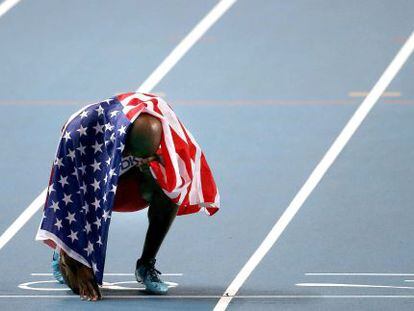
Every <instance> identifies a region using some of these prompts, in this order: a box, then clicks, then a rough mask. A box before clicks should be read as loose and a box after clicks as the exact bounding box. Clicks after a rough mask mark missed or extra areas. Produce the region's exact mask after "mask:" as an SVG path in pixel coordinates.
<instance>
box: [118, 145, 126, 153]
mask: <svg viewBox="0 0 414 311" xmlns="http://www.w3.org/2000/svg"><path fill="white" fill-rule="evenodd" d="M124 149H125V145H124V144H123V143H121V144H120V146H119V147H118V148H116V150H121V152H122V151H124Z"/></svg>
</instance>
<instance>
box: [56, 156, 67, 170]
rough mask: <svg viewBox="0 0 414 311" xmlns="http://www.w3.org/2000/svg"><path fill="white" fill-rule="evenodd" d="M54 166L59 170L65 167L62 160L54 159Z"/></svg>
mask: <svg viewBox="0 0 414 311" xmlns="http://www.w3.org/2000/svg"><path fill="white" fill-rule="evenodd" d="M55 165H57V166H58V168H59V169H60V167H61V166H65V165H64V164H63V162H62V158H56V160H55Z"/></svg>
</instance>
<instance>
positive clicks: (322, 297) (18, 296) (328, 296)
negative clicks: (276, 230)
mask: <svg viewBox="0 0 414 311" xmlns="http://www.w3.org/2000/svg"><path fill="white" fill-rule="evenodd" d="M221 297H225V296H220V295H166V296H155V295H128V296H124V295H108V296H105V295H104V299H117V300H121V299H217V298H221ZM1 298H39V299H42V298H43V299H51V298H59V299H79V296H77V295H0V299H1ZM232 298H233V299H367V298H368V299H384V298H387V299H388V298H391V299H396V298H397V299H414V295H239V296H234V297H232Z"/></svg>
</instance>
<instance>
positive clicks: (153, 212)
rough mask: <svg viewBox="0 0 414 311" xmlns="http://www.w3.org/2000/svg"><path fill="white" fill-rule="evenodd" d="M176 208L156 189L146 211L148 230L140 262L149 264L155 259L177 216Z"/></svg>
mask: <svg viewBox="0 0 414 311" xmlns="http://www.w3.org/2000/svg"><path fill="white" fill-rule="evenodd" d="M177 210H178V206H177V205H176V204H174V203H172V202H171V200H170V199H169V198H168V197H167V196H166V195H165V194H164V193H163V192H162V190H161V189H157V190H156V191H155V193H154V194H153V198H152V200H151V202H150V206H149V209H148V221H149V225H148V230H147V234H146V237H145V243H144V247H143V250H142V255H141V258H140V260H141V261H142V262H149V261H151V260H153V259H155V257H156V255H157V253H158V250H159V249H160V246H161V244H162V242H163V240H164V238H165V236H166V235H167V233H168V230H169V229H170V227H171V224H172V222H173V221H174V219H175V216H176V215H177Z"/></svg>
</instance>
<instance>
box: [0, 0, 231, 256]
mask: <svg viewBox="0 0 414 311" xmlns="http://www.w3.org/2000/svg"><path fill="white" fill-rule="evenodd" d="M5 2H7V1H5ZM5 2H3V3H2V5H3V4H4V3H5ZM9 2H12V1H9ZM235 2H236V0H222V1H220V2H219V3H218V4H216V6H215V7H214V8H213V9H212V10H211V11H210V12H209V13H208V14H207V15H206V16H205V17H204V18H203V19H202V20H201V22H199V23H198V24H197V25H196V26H195V27H194V29H193V30H192V31H191V32H190V33H189V34H188V35H187V36H186V37H185V38H184V39H183V40H182V41H181V42H180V43H179V44H178V46H177V47H176V48H175V49H174V50H173V51H172V52H171V53H170V54H169V55H168V56H167V58H166V59H165V60H164V61H163V62H162V63H161V64H160V65H159V66H158V67H157V68H156V69H155V70H154V72H153V73H152V74H151V75H150V76H149V77H148V78H147V79H146V80H145V81H144V83H143V84H142V85H141V86H140V87H139V88H138V90H137V91H138V92H143V91H145V92H150V91H151V90H152V89H153V88H154V87H155V86H156V85H157V84H158V83H159V82H160V81H161V79H162V78H164V77H165V75H166V74H167V73H168V72H169V71H170V70H171V68H172V67H174V65H175V64H176V63H177V62H178V61H179V60H180V59H181V58H182V57H183V56H184V55H185V53H186V52H187V51H188V50H189V49H190V48H191V47H192V46H193V45H194V44H195V43H196V42H197V41H198V39H200V38H201V37H202V36H203V35H204V33H205V32H206V31H207V30H208V29H209V28H210V27H211V26H212V25H213V24H214V23H215V22H216V21H217V20H218V19H219V18H220V17H221V16H222V15H223V14H224V13H225V12H226V11H227V10H228V9H229V8H230V7H231V6H232V5H233V4H234V3H235ZM16 3H17V2H16ZM46 191H47V188H45V189H44V190H43V192H42V193H41V194H40V195H39V196H38V197H37V198H36V199H35V200H34V201H33V202H32V203H31V204H30V205H29V206H28V207H27V208H26V210H25V211H24V212H23V213H22V214H21V215H20V216H19V217H18V218H17V219H16V220H15V221H14V222H13V224H12V225H11V226H10V227H9V228H8V229H7V230H6V231H5V232H4V233H3V234H2V235H1V237H0V250H1V248H2V247H3V246H4V245H6V244H7V242H9V241H10V240H11V238H13V236H14V235H15V234H16V233H17V232H18V231H19V230H20V229H21V228H22V227H23V225H24V224H25V223H26V222H27V221H28V220H29V219H30V218H31V217H32V216H33V215H34V214H35V213H36V211H37V210H39V209H41V208H42V206H43V204H44V202H45V200H46Z"/></svg>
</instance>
